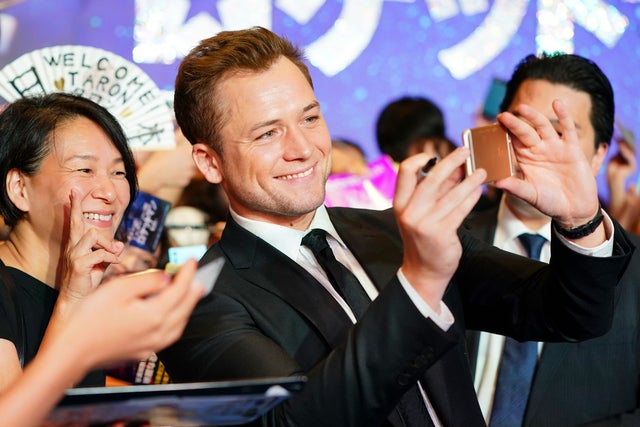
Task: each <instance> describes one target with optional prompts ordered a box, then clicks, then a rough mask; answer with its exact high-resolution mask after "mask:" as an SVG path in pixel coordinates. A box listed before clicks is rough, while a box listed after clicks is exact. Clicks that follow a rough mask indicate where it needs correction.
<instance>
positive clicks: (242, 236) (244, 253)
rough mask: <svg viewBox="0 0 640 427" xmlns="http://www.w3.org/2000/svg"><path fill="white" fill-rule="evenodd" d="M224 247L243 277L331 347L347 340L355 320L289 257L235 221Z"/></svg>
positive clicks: (232, 223)
mask: <svg viewBox="0 0 640 427" xmlns="http://www.w3.org/2000/svg"><path fill="white" fill-rule="evenodd" d="M240 242H242V243H240ZM220 248H221V249H222V251H223V252H224V253H225V255H226V256H227V258H228V260H229V262H230V264H231V266H232V267H233V268H234V270H235V271H236V273H237V274H238V275H239V276H241V277H242V278H243V279H244V280H247V281H248V282H250V283H252V284H253V285H255V286H258V287H260V288H262V289H264V290H266V291H268V292H271V293H273V294H274V295H277V296H278V297H279V298H281V299H282V300H284V301H286V302H287V303H288V304H289V305H290V306H291V307H295V310H296V311H298V312H299V313H300V314H301V315H302V316H304V317H305V318H306V319H307V320H308V321H309V322H311V323H312V324H313V325H314V327H315V328H316V330H317V331H318V332H319V333H320V334H321V335H322V336H323V338H324V339H325V340H326V341H327V343H328V344H329V345H330V346H331V347H335V346H337V345H339V344H340V343H341V342H342V341H343V340H344V336H345V333H346V331H347V330H348V329H349V328H350V327H351V326H352V323H351V320H350V319H349V317H348V316H347V314H346V313H345V312H344V310H342V308H341V307H340V305H339V304H338V303H337V302H336V301H335V300H334V299H333V298H332V297H331V295H330V294H329V293H328V292H326V290H325V289H324V288H323V287H322V285H321V284H320V283H318V282H317V281H316V280H315V279H314V278H313V276H311V275H310V274H309V273H307V272H306V271H305V270H304V269H303V268H302V267H300V266H299V265H298V264H297V263H295V262H294V261H293V260H291V259H290V258H289V257H287V256H286V255H284V254H283V253H281V252H280V251H278V250H277V249H275V248H274V247H273V246H271V245H269V244H268V243H266V242H265V241H264V240H262V239H260V238H258V237H256V236H255V235H253V234H252V233H249V232H248V231H246V230H244V229H243V228H242V227H240V226H239V225H238V224H237V223H236V222H235V221H233V220H232V219H231V218H229V221H228V222H227V225H226V226H225V230H224V238H223V239H222V240H221V241H220Z"/></svg>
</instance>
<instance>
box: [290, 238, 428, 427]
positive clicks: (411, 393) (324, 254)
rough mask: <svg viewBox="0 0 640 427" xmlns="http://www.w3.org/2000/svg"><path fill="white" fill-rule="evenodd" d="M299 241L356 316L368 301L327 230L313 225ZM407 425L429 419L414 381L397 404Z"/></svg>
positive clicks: (423, 423)
mask: <svg viewBox="0 0 640 427" xmlns="http://www.w3.org/2000/svg"><path fill="white" fill-rule="evenodd" d="M302 244H303V245H304V246H306V247H308V248H309V249H311V252H313V255H314V256H315V257H316V260H317V261H318V263H319V264H320V266H321V267H322V268H323V269H324V271H325V272H326V273H327V276H328V277H329V281H330V282H331V285H333V287H334V288H335V289H336V291H337V292H338V293H339V294H340V295H341V296H342V298H344V300H345V301H346V302H347V304H349V307H351V310H352V311H353V314H354V315H355V316H356V318H357V319H359V318H360V317H361V316H362V314H363V313H364V312H365V310H366V309H367V306H368V305H369V303H370V302H371V300H370V299H369V296H368V295H367V293H366V292H365V291H364V288H363V287H362V285H361V284H360V282H359V281H358V278H357V277H356V276H355V275H354V274H353V273H352V272H351V271H350V270H349V269H348V268H347V267H345V266H344V265H343V264H342V263H341V262H340V261H338V260H337V259H336V257H335V255H334V254H333V251H331V248H330V247H329V243H328V242H327V232H326V231H324V230H322V229H318V228H314V229H313V230H311V231H310V232H309V233H308V234H307V235H306V236H304V237H303V239H302ZM397 409H398V411H399V412H400V415H401V417H402V418H403V420H404V422H405V425H406V426H407V427H427V426H432V425H433V423H432V421H431V418H430V417H429V413H428V412H427V408H426V406H425V404H424V400H423V399H422V395H421V394H420V390H419V388H418V385H417V384H416V385H415V386H414V387H412V388H410V389H409V390H407V392H406V393H405V395H404V396H403V397H402V399H401V400H400V402H398V406H397Z"/></svg>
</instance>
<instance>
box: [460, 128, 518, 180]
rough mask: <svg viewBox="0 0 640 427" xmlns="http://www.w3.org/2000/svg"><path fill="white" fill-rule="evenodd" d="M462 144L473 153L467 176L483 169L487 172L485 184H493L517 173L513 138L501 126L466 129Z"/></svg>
mask: <svg viewBox="0 0 640 427" xmlns="http://www.w3.org/2000/svg"><path fill="white" fill-rule="evenodd" d="M462 142H463V144H464V145H465V147H468V148H469V151H470V152H471V155H470V156H469V158H468V159H467V164H466V171H467V175H471V174H472V173H473V172H474V171H475V170H476V169H480V168H481V169H484V170H485V171H486V172H487V178H486V179H485V183H491V182H494V181H498V180H500V179H503V178H507V177H509V176H513V174H514V173H515V168H516V160H515V154H514V153H513V148H512V147H511V137H510V136H509V132H508V131H507V130H506V129H505V128H504V127H503V126H502V125H501V124H499V123H496V124H492V125H488V126H481V127H477V128H473V129H466V130H465V131H464V132H462Z"/></svg>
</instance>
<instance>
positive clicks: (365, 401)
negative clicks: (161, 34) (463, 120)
mask: <svg viewBox="0 0 640 427" xmlns="http://www.w3.org/2000/svg"><path fill="white" fill-rule="evenodd" d="M174 108H175V113H176V122H177V129H178V130H177V131H176V141H177V143H176V148H175V149H174V150H170V151H158V152H153V153H140V152H138V153H132V152H131V150H130V149H129V147H128V145H127V142H126V136H125V135H124V133H123V131H122V128H121V127H120V125H119V124H118V122H117V120H116V119H115V118H114V117H113V116H112V115H111V114H109V112H108V111H107V110H106V109H104V108H102V107H100V106H99V105H97V104H95V103H94V102H93V101H90V100H87V99H84V98H81V97H78V96H75V95H69V94H62V93H54V94H49V95H45V96H39V97H33V98H24V99H21V100H18V101H15V102H13V103H11V104H10V105H8V106H7V107H6V108H5V109H4V111H3V112H2V113H1V114H0V176H1V177H2V178H3V179H4V181H5V185H4V186H3V190H2V191H1V192H0V215H1V216H2V218H3V220H4V222H5V224H6V226H7V233H6V238H4V239H3V241H4V243H2V244H0V296H1V299H0V309H1V310H0V325H2V326H1V327H0V370H1V371H2V372H3V375H2V376H0V414H2V419H3V421H4V422H6V420H10V421H11V422H10V423H9V424H10V425H39V423H40V422H41V421H42V420H43V419H44V418H45V417H46V415H47V413H48V411H49V410H50V409H51V408H52V407H53V405H55V403H56V402H57V401H58V399H59V398H60V396H61V395H62V393H63V392H64V390H65V389H66V388H68V387H71V386H74V387H78V386H87V385H88V386H102V385H105V384H107V383H108V382H107V375H106V373H107V372H108V371H105V368H106V367H107V365H109V366H110V367H111V368H113V366H114V362H118V363H120V365H118V366H121V367H122V366H137V364H139V363H140V361H144V360H148V359H149V358H150V357H151V358H153V360H154V363H155V361H157V362H158V363H157V365H159V366H162V369H163V370H164V369H166V373H167V374H168V375H167V376H164V375H163V381H162V382H166V381H172V382H200V381H216V380H230V379H245V378H256V377H283V376H291V375H304V376H305V377H306V378H307V381H306V384H305V386H304V388H303V389H302V391H300V392H299V393H298V394H296V395H294V396H292V397H291V398H290V399H287V400H286V401H284V402H283V403H282V404H280V405H278V406H277V407H275V408H273V409H272V410H271V411H269V412H268V413H267V414H266V415H264V416H262V417H260V419H258V420H257V421H256V423H257V424H256V425H263V426H294V425H303V426H316V425H317V426H483V425H489V426H520V425H522V426H525V425H526V426H539V425H544V426H574V425H576V426H577V425H590V423H591V425H594V426H596V425H601V424H598V423H609V424H606V425H633V424H635V423H637V422H639V421H640V363H639V362H638V361H639V357H640V349H639V348H638V345H640V344H639V342H638V339H637V336H638V332H639V326H640V325H638V322H639V321H640V313H639V309H640V283H639V281H640V277H639V274H640V272H639V271H638V268H640V259H638V257H639V256H640V255H638V252H637V250H635V248H636V247H637V246H638V244H639V243H640V237H638V235H639V234H640V196H638V192H637V189H636V188H635V186H633V185H632V186H628V181H629V178H630V177H631V176H632V175H633V174H635V173H636V167H637V165H636V160H635V153H634V151H633V147H634V145H633V143H632V142H630V141H625V140H624V139H620V140H618V141H615V140H614V137H613V135H614V133H613V129H614V122H615V108H614V95H613V90H612V88H611V85H610V83H609V80H608V79H607V77H606V76H605V75H604V74H603V73H602V71H601V70H600V68H599V67H598V66H597V65H596V64H595V63H593V62H592V61H590V60H588V59H586V58H584V57H581V56H578V55H571V54H553V55H550V54H541V55H537V56H536V55H532V56H529V57H527V58H524V59H523V61H522V62H521V63H519V64H517V66H516V68H515V71H514V73H513V75H512V76H511V78H510V79H509V81H508V82H507V91H506V95H505V97H504V100H503V102H502V105H501V113H500V114H498V116H497V117H496V119H495V120H496V121H497V122H498V123H500V124H501V125H502V126H503V127H504V128H505V129H506V130H508V131H509V133H510V135H511V138H512V147H513V151H514V154H515V156H516V159H517V172H516V174H515V175H514V176H512V177H508V178H505V179H502V180H499V181H496V182H494V183H491V185H490V186H489V187H487V186H486V185H484V184H483V183H484V179H485V176H486V173H485V171H484V170H482V169H478V170H476V171H475V172H473V173H472V174H468V175H466V174H465V172H464V170H465V169H464V165H465V162H466V159H467V158H468V156H469V155H470V153H469V150H468V149H467V148H466V147H461V146H458V144H455V143H454V142H452V140H451V139H450V138H449V137H448V136H447V132H446V127H445V124H444V117H443V115H442V112H441V111H440V109H439V108H438V106H437V104H436V103H434V102H433V101H432V100H430V99H428V98H426V97H424V96H422V95H415V96H414V95H407V96H403V97H401V98H398V99H394V100H392V101H390V102H389V104H388V105H387V106H385V108H384V109H383V110H382V111H381V113H380V116H379V117H378V120H377V124H376V131H377V132H376V136H377V143H378V147H379V149H380V153H381V154H382V155H385V156H389V158H390V159H391V160H392V161H393V163H394V165H395V172H396V176H395V177H394V179H395V183H394V185H395V192H394V194H393V206H392V207H391V208H389V209H380V210H378V209H359V208H351V207H326V206H325V205H324V202H325V198H326V194H325V191H326V187H325V185H326V182H327V180H328V178H329V176H330V175H332V174H338V173H347V174H355V175H359V176H366V175H367V173H368V169H367V162H366V159H365V156H364V153H363V151H362V150H361V149H360V148H359V147H358V145H357V144H354V143H352V142H350V141H348V140H341V139H338V138H332V137H331V133H330V131H329V129H328V128H327V126H326V123H325V122H324V119H323V115H322V111H321V109H320V103H319V102H318V100H317V98H316V96H315V93H314V90H313V84H312V79H311V75H310V73H309V70H308V68H307V65H306V63H305V60H304V55H303V52H302V51H301V50H300V49H299V48H298V47H296V46H295V45H293V44H292V43H291V42H290V41H289V40H287V39H286V38H284V37H281V36H278V35H277V34H274V33H273V32H272V31H270V30H267V29H264V28H261V27H254V28H250V29H245V30H236V31H223V32H220V33H218V34H216V35H215V36H213V37H211V38H209V39H205V40H203V41H201V42H200V43H199V44H198V45H197V46H196V47H195V48H194V49H193V50H192V51H191V52H190V53H189V54H188V55H187V56H186V57H185V58H184V59H183V61H182V63H181V65H180V68H179V70H178V75H177V78H176V84H175V102H174ZM203 118H206V120H204V119H203ZM612 144H615V145H614V146H615V147H616V148H617V150H618V152H617V153H616V154H615V155H613V156H609V157H610V158H609V160H608V161H607V156H608V151H609V150H610V147H612ZM432 158H436V159H437V162H436V163H435V166H434V167H433V168H432V169H431V170H430V171H429V172H428V173H425V174H424V176H423V177H421V178H418V177H419V172H420V170H421V168H422V167H423V166H424V165H425V164H426V163H427V162H428V161H429V160H430V159H432ZM603 167H604V168H606V176H607V182H608V184H609V200H608V202H607V203H604V201H603V200H602V197H599V196H600V195H599V194H598V190H597V181H596V175H597V174H598V172H599V171H600V170H601V169H602V168H603ZM142 194H148V195H149V196H150V197H156V198H158V199H160V200H163V201H165V202H166V203H167V204H169V205H170V206H171V208H170V209H169V211H168V214H167V215H163V216H162V221H161V223H160V224H153V227H154V229H153V231H154V232H155V231H158V230H157V229H156V228H155V227H156V226H157V225H159V226H160V227H161V228H164V230H163V232H162V233H161V234H162V239H161V240H158V241H154V244H153V245H150V246H149V247H144V246H141V245H136V244H133V242H127V241H125V240H127V239H126V238H122V236H123V234H121V233H118V231H119V227H120V226H121V225H122V223H123V221H122V220H123V218H125V217H126V214H127V212H128V210H130V207H131V205H132V203H133V202H134V200H135V199H136V197H140V195H142ZM172 211H173V212H172ZM124 235H126V234H124ZM523 235H525V236H524V237H523ZM533 240H535V241H537V242H538V243H537V245H535V247H536V249H535V250H534V249H533V247H534V244H533V243H531V242H532V241H533ZM178 246H181V247H192V246H198V247H203V248H205V249H206V248H208V249H206V253H204V254H201V253H199V254H198V255H197V256H195V258H196V259H197V260H199V263H200V265H205V264H206V263H208V262H209V261H212V260H216V259H218V258H220V257H223V258H224V259H225V260H226V261H227V262H226V263H225V265H224V267H223V269H222V271H221V273H220V275H219V277H218V279H217V280H216V284H215V287H214V290H213V291H212V292H211V293H209V294H207V295H203V292H202V288H201V287H200V286H199V285H198V284H197V283H195V284H194V283H193V282H194V273H195V270H196V264H197V263H196V260H194V259H191V260H189V261H186V262H185V261H184V260H182V261H181V262H180V263H179V264H178V265H172V264H173V263H172V262H171V261H172V260H171V259H170V251H169V249H170V248H175V247H178ZM141 249H142V250H141ZM190 253H196V252H190ZM170 265H172V266H171V268H172V270H171V271H172V272H174V271H177V273H176V274H175V275H171V274H168V273H166V272H164V271H163V270H164V269H165V267H168V266H170ZM141 271H142V273H141ZM134 272H137V274H130V273H134ZM525 347H527V350H526V351H527V352H528V353H527V356H526V357H528V359H527V360H528V362H527V363H525V362H518V363H517V364H516V365H517V366H518V368H517V369H519V368H522V367H524V366H525V365H527V366H528V367H529V370H528V373H527V374H526V377H527V378H526V382H519V383H517V384H513V383H512V384H511V386H512V387H519V388H515V389H513V388H511V389H506V390H510V391H507V392H504V391H503V390H505V389H503V388H502V387H503V384H504V381H505V380H503V379H502V378H503V377H504V376H505V375H506V373H508V372H509V369H511V368H508V367H507V366H508V362H507V361H506V359H507V358H508V357H511V356H507V355H512V354H515V352H516V351H518V352H521V353H522V354H523V355H524V354H525V353H524V351H525V350H524V348H525ZM511 348H513V349H514V350H511ZM70 349H71V350H70ZM512 351H513V352H514V353H511V352H512ZM87 354H90V355H91V356H87ZM503 354H504V356H503ZM523 357H524V356H523ZM523 360H524V359H523ZM122 363H124V365H122ZM52 365H54V366H55V367H56V369H51V366H52ZM110 372H111V374H113V372H115V371H114V370H113V369H112V370H111V371H110ZM520 377H521V379H522V375H521V376H520ZM126 381H127V383H131V382H133V383H135V382H136V381H135V380H133V379H126ZM514 390H516V391H514ZM504 395H507V396H508V398H507V399H506V400H505V399H504V398H503V397H502V396H504ZM514 396H516V397H518V398H517V399H514V398H513V397H514ZM34 397H35V398H34ZM625 423H627V424H625ZM602 425H605V424H602Z"/></svg>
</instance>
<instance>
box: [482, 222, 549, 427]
mask: <svg viewBox="0 0 640 427" xmlns="http://www.w3.org/2000/svg"><path fill="white" fill-rule="evenodd" d="M518 239H519V240H520V242H521V243H522V246H524V248H525V249H526V251H527V255H528V256H529V258H533V259H538V260H539V259H540V251H541V250H542V246H543V245H544V242H546V240H547V239H545V238H544V237H542V236H540V235H539V234H529V233H524V234H521V235H519V236H518ZM537 363H538V343H536V342H534V341H526V342H518V341H516V340H514V339H513V338H510V337H506V340H505V343H504V350H503V352H502V359H501V360H500V370H499V372H498V380H497V382H496V392H495V397H494V400H493V409H492V410H491V422H490V423H489V425H490V426H491V427H516V426H521V425H522V421H523V420H524V412H525V410H526V408H527V401H528V400H529V391H530V390H531V382H532V381H533V374H534V372H535V369H536V364H537Z"/></svg>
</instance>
